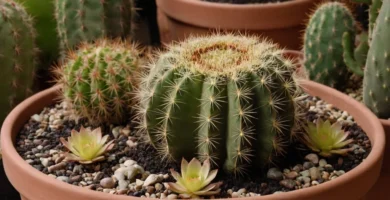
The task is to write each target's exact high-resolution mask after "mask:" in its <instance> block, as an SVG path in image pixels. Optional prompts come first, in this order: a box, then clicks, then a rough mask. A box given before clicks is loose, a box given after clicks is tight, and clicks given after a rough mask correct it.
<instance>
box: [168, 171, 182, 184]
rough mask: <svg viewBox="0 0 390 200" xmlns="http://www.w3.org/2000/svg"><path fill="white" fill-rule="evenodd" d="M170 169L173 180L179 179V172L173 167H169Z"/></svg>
mask: <svg viewBox="0 0 390 200" xmlns="http://www.w3.org/2000/svg"><path fill="white" fill-rule="evenodd" d="M170 170H171V175H172V176H173V178H174V179H175V180H177V181H179V180H180V179H181V177H180V174H179V173H178V172H177V171H175V170H174V169H170Z"/></svg>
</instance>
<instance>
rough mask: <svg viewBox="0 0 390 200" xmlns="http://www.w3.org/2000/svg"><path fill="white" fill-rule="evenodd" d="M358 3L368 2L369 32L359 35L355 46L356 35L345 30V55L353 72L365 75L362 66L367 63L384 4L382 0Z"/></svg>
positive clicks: (368, 0) (366, 1)
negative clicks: (376, 24) (377, 21)
mask: <svg viewBox="0 0 390 200" xmlns="http://www.w3.org/2000/svg"><path fill="white" fill-rule="evenodd" d="M355 1H356V2H357V3H366V4H369V5H370V8H369V25H368V34H367V33H366V32H363V33H361V34H360V36H359V41H358V43H359V45H358V46H357V47H356V49H354V48H355V36H354V35H351V34H350V33H348V32H345V33H344V35H343V36H342V37H343V43H342V44H343V51H344V52H343V57H344V62H345V64H346V65H347V66H348V67H349V68H350V70H351V71H353V73H355V74H357V75H359V76H363V74H364V72H363V70H362V68H363V67H364V65H365V63H366V58H367V52H368V49H369V46H370V45H369V44H370V42H371V40H372V31H373V29H374V27H375V21H376V18H377V17H378V14H379V9H380V7H381V5H382V0H355Z"/></svg>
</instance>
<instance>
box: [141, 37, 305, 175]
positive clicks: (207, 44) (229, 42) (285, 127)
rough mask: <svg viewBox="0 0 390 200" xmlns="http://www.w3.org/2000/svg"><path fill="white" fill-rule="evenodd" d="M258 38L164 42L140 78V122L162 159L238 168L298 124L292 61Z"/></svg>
mask: <svg viewBox="0 0 390 200" xmlns="http://www.w3.org/2000/svg"><path fill="white" fill-rule="evenodd" d="M281 53H282V51H281V50H279V49H277V47H276V46H275V45H274V44H270V43H268V42H266V41H261V40H259V39H258V38H256V37H249V36H236V35H231V34H227V35H219V34H216V35H212V36H209V37H206V36H205V37H200V38H191V39H188V40H186V41H184V42H181V43H179V44H177V45H173V46H170V49H169V51H168V52H166V53H162V54H160V55H159V59H158V61H156V62H155V63H153V64H151V65H152V66H151V71H150V72H149V73H148V74H146V75H145V77H144V78H143V81H141V85H140V92H139V94H138V98H139V100H140V101H141V105H140V108H139V110H138V112H139V117H140V119H141V128H143V130H145V131H146V132H147V133H148V136H149V140H150V141H151V143H152V144H153V145H154V147H155V148H156V149H158V150H159V152H160V153H161V154H162V155H163V157H165V158H171V159H173V160H176V161H180V160H181V159H182V158H183V157H184V158H186V159H191V158H193V157H195V156H197V157H198V158H200V159H201V160H205V159H210V160H211V161H212V163H214V164H216V165H218V166H221V165H224V167H225V169H226V170H227V171H228V172H234V173H236V174H237V173H242V172H244V171H245V170H248V167H250V166H264V165H267V164H269V163H271V162H273V161H275V160H274V159H275V158H276V157H275V156H276V155H282V154H283V153H285V152H284V150H285V147H286V145H288V144H289V141H290V139H291V138H290V137H291V136H293V134H294V130H295V129H294V127H295V126H294V125H296V124H297V123H298V122H299V120H298V119H299V116H300V115H299V114H298V104H297V103H296V101H294V100H295V97H296V96H297V95H298V94H299V92H298V91H299V87H298V86H297V82H296V81H295V79H294V76H293V73H294V68H293V64H292V62H291V61H289V60H286V59H284V58H283V56H282V54H281Z"/></svg>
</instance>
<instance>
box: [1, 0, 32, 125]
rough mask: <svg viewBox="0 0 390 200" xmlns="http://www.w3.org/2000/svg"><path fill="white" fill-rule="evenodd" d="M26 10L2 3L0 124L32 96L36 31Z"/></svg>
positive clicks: (18, 5)
mask: <svg viewBox="0 0 390 200" xmlns="http://www.w3.org/2000/svg"><path fill="white" fill-rule="evenodd" d="M32 24H33V21H32V18H31V17H30V16H29V15H28V14H27V13H26V11H25V9H24V7H22V6H21V5H20V4H18V3H16V2H14V1H11V0H0V63H1V72H0V79H1V83H0V93H1V96H2V98H0V123H1V122H2V120H3V119H4V118H5V116H6V115H7V114H8V112H9V111H10V110H11V109H12V107H13V106H14V105H15V104H16V103H18V102H20V101H22V100H23V99H24V98H26V97H27V96H29V95H30V94H31V93H32V87H33V82H34V74H35V69H36V53H37V49H36V46H35V35H36V33H35V29H34V28H33V27H32Z"/></svg>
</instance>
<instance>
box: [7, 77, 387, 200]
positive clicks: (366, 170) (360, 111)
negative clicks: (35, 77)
mask: <svg viewBox="0 0 390 200" xmlns="http://www.w3.org/2000/svg"><path fill="white" fill-rule="evenodd" d="M302 86H303V88H304V89H305V90H306V91H307V92H308V93H310V94H311V95H314V96H319V97H320V98H322V99H323V100H325V101H327V102H329V103H331V104H333V105H335V106H336V107H338V108H339V109H342V110H346V111H347V112H348V113H350V114H351V115H352V116H353V117H354V119H355V120H356V121H357V123H358V124H359V125H360V126H361V127H362V128H363V130H365V132H366V133H367V134H368V137H369V138H370V140H371V142H372V151H371V153H370V154H369V156H368V157H367V159H366V160H365V161H364V162H363V163H361V164H360V165H359V166H357V167H356V168H355V169H353V170H351V171H349V172H348V173H346V174H344V175H343V176H341V177H339V178H337V179H334V180H332V181H329V182H326V183H323V184H321V185H318V186H315V187H310V188H306V189H301V190H296V191H292V192H286V193H281V194H273V195H268V196H260V197H250V198H249V199H258V200H277V199H278V200H286V199H289V200H313V199H316V200H329V199H336V200H337V199H340V200H356V199H360V198H361V197H362V196H364V195H365V194H366V193H367V192H368V190H369V189H370V188H371V187H372V185H373V184H374V183H375V182H376V180H377V178H378V176H379V173H380V170H381V165H382V158H383V151H384V147H385V137H384V131H383V127H382V125H381V124H380V122H379V120H378V119H377V118H376V117H375V115H374V114H372V113H371V112H370V111H369V110H368V109H367V108H366V107H365V106H364V105H362V104H361V103H359V102H357V101H355V100H353V99H352V98H350V97H348V96H347V95H345V94H342V93H340V92H338V91H336V90H334V89H332V88H329V87H326V86H324V85H320V84H318V83H314V82H311V81H307V80H303V81H302ZM58 89H59V87H53V88H50V89H48V90H45V91H42V92H40V93H38V94H36V95H34V96H32V97H30V98H29V99H27V100H25V101H24V102H22V103H21V104H19V105H18V106H17V107H16V108H15V109H14V110H13V111H12V112H11V113H10V114H9V116H8V117H7V119H6V121H5V123H4V125H3V127H2V129H1V133H2V134H1V146H2V149H3V161H4V167H5V171H6V174H7V176H8V178H9V180H10V181H11V183H12V184H13V185H14V186H15V188H16V189H17V190H18V191H19V192H20V193H21V195H22V197H23V198H22V199H23V200H53V199H55V200H69V199H72V200H107V199H110V200H129V199H137V198H135V197H126V196H119V195H110V194H106V193H102V192H96V191H91V190H88V189H84V188H81V187H78V186H73V185H70V184H67V183H63V182H61V181H59V180H56V179H53V178H50V177H48V176H47V175H45V174H43V173H41V172H40V171H38V170H36V169H35V168H33V167H32V166H30V165H29V164H27V162H25V161H24V160H23V158H21V157H20V156H19V154H18V153H17V152H16V150H15V146H14V141H15V137H16V135H17V134H18V131H19V130H20V129H21V128H22V127H23V125H24V124H25V123H26V121H28V119H29V118H30V116H31V115H33V114H35V113H39V112H41V110H42V109H43V108H44V107H45V106H48V105H51V104H53V103H54V102H55V100H54V99H56V97H57V91H58ZM32 183H33V184H32Z"/></svg>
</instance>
